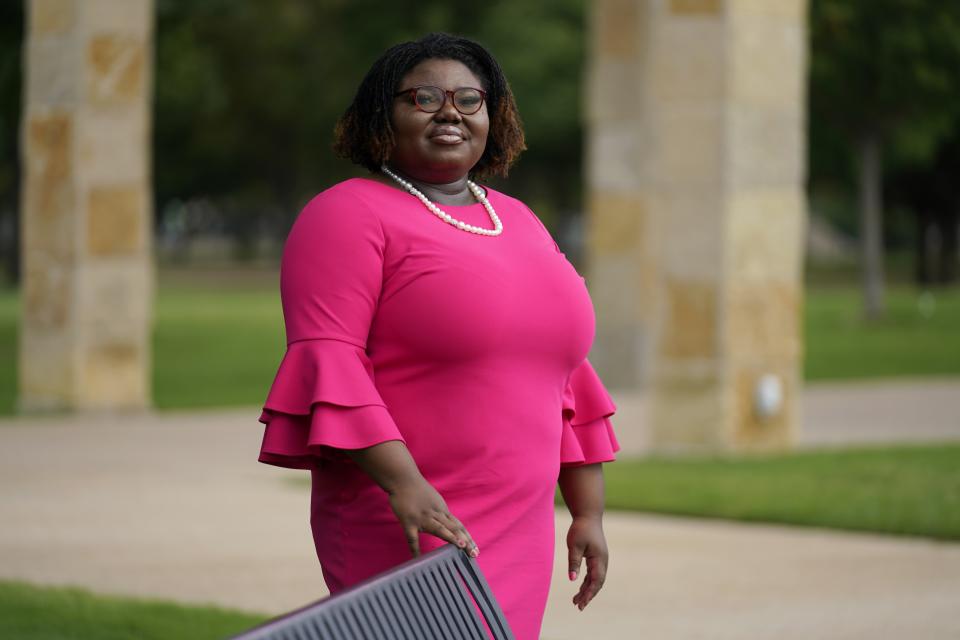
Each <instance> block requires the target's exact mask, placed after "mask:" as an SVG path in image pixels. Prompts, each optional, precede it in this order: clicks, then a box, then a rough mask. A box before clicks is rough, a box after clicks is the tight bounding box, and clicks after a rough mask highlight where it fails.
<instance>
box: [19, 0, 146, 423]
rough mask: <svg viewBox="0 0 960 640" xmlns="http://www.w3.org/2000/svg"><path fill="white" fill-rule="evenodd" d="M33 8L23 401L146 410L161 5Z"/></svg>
mask: <svg viewBox="0 0 960 640" xmlns="http://www.w3.org/2000/svg"><path fill="white" fill-rule="evenodd" d="M27 4H28V6H29V10H28V28H27V37H26V38H25V43H26V44H25V47H26V51H25V54H26V55H25V60H26V63H25V74H24V75H25V101H24V106H25V108H24V118H23V124H22V132H21V141H22V144H21V149H22V157H23V167H24V171H23V182H22V185H21V188H22V199H21V200H22V202H23V215H22V225H21V233H22V236H21V242H22V245H21V246H22V247H23V251H22V256H23V257H22V260H23V289H22V300H23V304H22V309H23V311H22V318H21V324H20V329H21V330H20V367H19V369H20V388H19V403H20V408H21V410H24V411H37V410H87V409H95V410H96V409H104V410H105V409H136V408H143V407H146V406H147V405H148V404H149V399H150V376H149V372H150V349H149V345H150V322H151V316H152V313H151V301H152V297H153V273H152V266H151V265H152V260H151V229H152V222H151V221H152V215H151V190H150V168H149V153H148V151H149V132H150V102H151V85H152V80H151V75H152V73H151V69H152V29H153V2H152V0H29V2H28V3H27Z"/></svg>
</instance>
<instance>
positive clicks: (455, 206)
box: [350, 176, 493, 210]
mask: <svg viewBox="0 0 960 640" xmlns="http://www.w3.org/2000/svg"><path fill="white" fill-rule="evenodd" d="M350 180H362V181H363V182H372V183H373V184H375V185H377V186H379V187H383V188H384V189H389V190H390V191H393V192H395V193H397V194H399V195H402V196H407V197H408V198H412V199H413V200H414V201H415V202H416V203H417V204H419V205H420V206H423V204H422V203H421V202H420V201H419V200H417V197H416V196H414V195H413V194H412V193H410V192H409V191H406V190H404V189H400V188H398V187H393V186H391V185H389V184H386V183H383V182H380V181H379V180H374V179H372V178H364V177H363V176H356V177H354V178H350ZM480 188H481V189H483V190H484V191H485V192H486V194H487V199H490V196H491V195H492V194H493V190H492V189H490V188H489V187H485V186H482V185H481V186H480ZM434 203H435V204H436V205H437V206H438V207H440V208H441V209H444V210H446V209H470V208H471V207H483V205H482V204H481V203H479V202H473V203H471V204H440V203H439V202H436V201H434Z"/></svg>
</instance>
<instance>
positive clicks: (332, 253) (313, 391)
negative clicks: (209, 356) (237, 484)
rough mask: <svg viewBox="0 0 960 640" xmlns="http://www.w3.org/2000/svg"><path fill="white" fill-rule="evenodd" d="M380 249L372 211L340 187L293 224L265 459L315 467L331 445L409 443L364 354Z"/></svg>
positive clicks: (266, 412) (265, 419)
mask: <svg viewBox="0 0 960 640" xmlns="http://www.w3.org/2000/svg"><path fill="white" fill-rule="evenodd" d="M384 246H385V238H384V233H383V228H382V227H381V225H380V221H379V219H378V218H377V217H376V215H375V214H374V212H373V211H371V210H369V209H368V208H367V207H366V206H365V205H364V204H363V203H362V202H360V201H358V200H357V199H356V198H355V197H352V196H350V195H349V194H343V193H340V192H338V190H336V188H334V189H332V190H329V191H326V192H324V193H322V194H320V195H319V196H317V197H315V198H314V199H313V200H312V201H310V203H308V204H307V206H306V207H305V208H304V210H303V211H302V212H301V213H300V215H299V216H298V217H297V219H296V221H295V222H294V225H293V228H292V229H291V231H290V235H289V236H288V237H287V241H286V243H285V245H284V249H283V258H282V260H281V265H280V297H281V302H282V306H283V318H284V324H285V327H286V334H287V349H286V353H285V354H284V356H283V360H282V361H281V363H280V366H279V369H278V371H277V374H276V377H275V379H274V381H273V384H272V385H271V387H270V391H269V393H268V395H267V399H266V402H265V403H264V405H263V411H262V413H261V415H260V422H262V423H263V424H264V425H265V429H264V435H263V442H262V445H261V448H260V456H259V460H260V462H264V463H266V464H272V465H276V466H281V467H290V468H295V469H309V468H311V467H314V466H316V464H317V462H318V458H320V457H325V456H329V455H331V454H333V451H332V450H335V449H361V448H366V447H370V446H373V445H375V444H378V443H380V442H386V441H388V440H400V441H402V440H403V437H402V436H401V434H400V431H399V430H398V429H397V426H396V424H395V423H394V420H393V418H392V417H391V415H390V412H389V411H388V410H387V407H386V404H385V403H384V401H383V398H381V396H380V393H379V392H378V391H377V388H376V385H375V380H374V370H373V366H372V364H371V362H370V359H369V358H368V357H367V353H366V343H367V335H368V333H369V331H370V324H371V321H372V318H373V316H374V314H375V312H376V308H377V300H378V298H379V295H380V289H381V284H382V274H383V255H384Z"/></svg>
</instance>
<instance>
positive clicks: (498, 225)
mask: <svg viewBox="0 0 960 640" xmlns="http://www.w3.org/2000/svg"><path fill="white" fill-rule="evenodd" d="M380 169H381V170H382V171H383V172H384V173H385V174H387V175H388V176H390V177H391V178H393V179H394V180H396V181H397V183H399V184H400V186H401V187H403V188H404V189H406V190H407V191H409V192H410V194H411V195H414V196H416V197H417V199H419V200H420V202H422V203H423V204H424V206H425V207H426V208H427V209H429V210H430V211H432V212H433V213H434V214H435V215H436V216H437V217H438V218H440V219H441V220H443V221H444V222H446V223H448V224H452V225H453V226H455V227H456V228H458V229H463V230H464V231H469V232H470V233H476V234H478V235H481V236H498V235H500V234H501V233H502V232H503V223H502V222H500V218H498V217H497V212H496V211H494V210H493V205H492V204H490V201H489V200H487V196H485V195H484V193H483V189H481V188H480V187H479V186H477V184H476V183H475V182H473V181H472V180H467V187H469V189H470V192H471V193H472V194H473V197H474V198H476V199H477V202H479V203H480V204H482V205H483V208H484V209H486V210H487V214H489V216H490V220H492V221H493V226H494V228H493V229H484V228H483V227H476V226H474V225H472V224H467V223H466V222H464V221H463V220H457V219H456V218H454V217H453V216H451V215H448V214H447V213H446V212H444V211H443V210H442V209H441V208H440V207H438V206H437V205H435V204H434V203H432V202H430V200H429V199H428V198H427V196H425V195H423V194H422V193H421V192H420V191H419V190H418V189H417V188H416V187H415V186H413V185H412V184H410V183H409V182H407V181H406V180H404V179H403V178H401V177H400V176H398V175H397V174H395V173H394V172H393V171H390V169H387V166H386V165H383V166H381V167H380Z"/></svg>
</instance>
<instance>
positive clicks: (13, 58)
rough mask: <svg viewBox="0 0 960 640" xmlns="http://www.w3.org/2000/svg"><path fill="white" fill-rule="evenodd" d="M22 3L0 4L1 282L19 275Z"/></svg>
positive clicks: (16, 278)
mask: <svg viewBox="0 0 960 640" xmlns="http://www.w3.org/2000/svg"><path fill="white" fill-rule="evenodd" d="M22 47H23V3H22V2H2V3H0V282H2V281H3V277H2V275H3V272H6V275H7V278H8V279H9V280H11V281H14V282H15V281H17V280H18V278H19V274H20V252H19V250H18V247H19V238H18V235H19V224H18V220H19V204H20V162H19V158H18V153H19V148H20V144H19V140H20V135H19V133H20V105H21V101H22V97H21V90H20V87H21V85H22V80H21V75H22V73H21V55H22V54H21V50H22Z"/></svg>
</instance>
